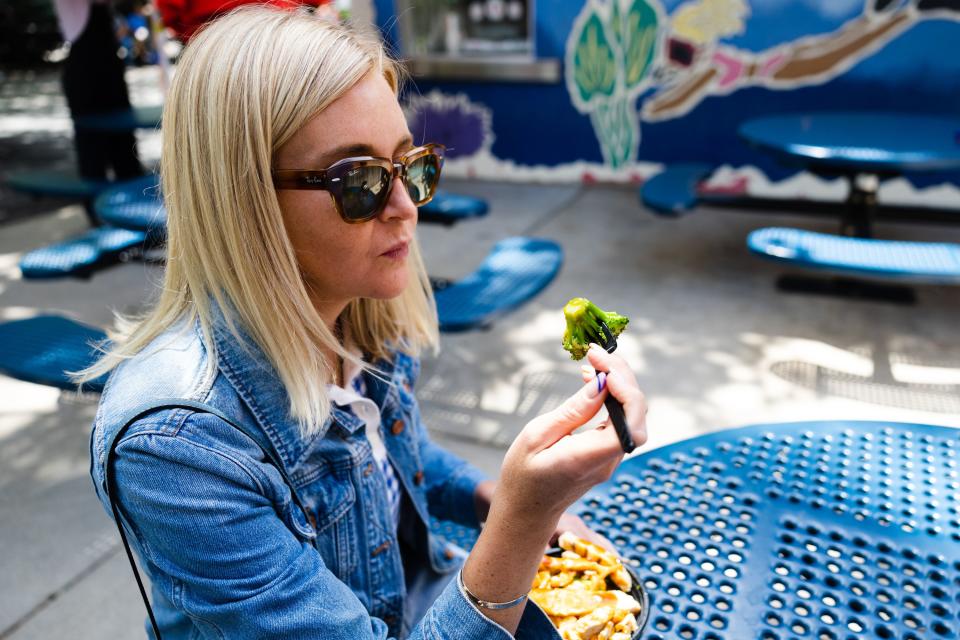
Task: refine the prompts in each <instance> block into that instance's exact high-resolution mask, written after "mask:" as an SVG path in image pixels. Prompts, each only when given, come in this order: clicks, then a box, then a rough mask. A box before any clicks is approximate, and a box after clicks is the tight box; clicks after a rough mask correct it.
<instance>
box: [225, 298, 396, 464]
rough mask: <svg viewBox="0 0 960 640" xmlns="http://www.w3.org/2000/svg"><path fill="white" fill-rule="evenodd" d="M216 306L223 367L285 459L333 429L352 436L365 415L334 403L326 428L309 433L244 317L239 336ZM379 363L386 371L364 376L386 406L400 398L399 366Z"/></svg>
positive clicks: (371, 394) (291, 461)
mask: <svg viewBox="0 0 960 640" xmlns="http://www.w3.org/2000/svg"><path fill="white" fill-rule="evenodd" d="M211 311H212V316H213V342H214V344H215V346H216V352H217V359H218V362H217V364H218V368H219V369H220V371H221V372H222V373H223V375H224V377H225V378H226V379H227V380H228V381H229V382H230V385H231V386H232V387H233V388H234V389H235V390H236V392H237V394H238V395H239V396H240V397H241V398H243V401H244V402H245V403H246V405H247V406H248V407H249V409H250V412H251V414H252V415H253V416H254V418H255V419H256V421H257V423H258V424H259V426H260V428H261V429H262V430H263V432H264V433H265V434H266V435H267V437H268V438H269V439H270V441H271V443H272V444H273V445H274V447H276V449H277V452H278V454H279V455H280V457H281V459H282V460H283V461H284V463H285V464H287V465H291V466H292V465H293V464H295V463H296V461H298V460H299V459H300V458H301V456H302V454H303V453H304V451H305V450H306V449H307V448H308V447H309V446H310V443H311V442H312V441H314V440H316V439H320V438H323V437H324V436H326V435H327V433H328V432H329V431H330V430H331V429H334V430H335V431H337V432H339V433H340V434H341V435H342V436H350V435H353V434H354V433H356V432H357V431H358V430H360V429H361V428H363V425H364V422H363V421H362V420H361V419H359V418H358V417H356V416H355V415H353V414H352V413H351V412H349V411H345V410H343V409H341V408H340V407H337V406H336V405H333V406H332V407H331V413H330V415H329V416H327V419H326V420H325V421H324V424H323V425H322V427H321V428H320V429H319V430H317V431H315V432H314V433H313V434H311V436H310V437H308V438H304V437H303V436H302V434H301V431H300V427H299V425H298V424H297V421H296V419H294V418H293V416H291V415H290V398H289V395H288V394H287V390H286V388H285V387H284V386H283V382H282V380H281V379H280V376H279V375H278V373H277V371H276V370H275V369H274V368H273V366H272V365H271V363H270V360H269V359H268V358H267V356H266V354H264V352H263V350H262V349H261V348H260V347H259V345H258V344H257V343H256V342H255V341H254V340H253V339H252V338H251V337H250V336H249V334H248V333H247V332H246V331H245V330H244V328H243V327H242V326H241V325H240V323H239V322H237V321H235V322H234V327H235V329H236V331H237V332H238V333H239V335H235V334H234V333H233V332H232V331H231V330H230V328H229V325H228V323H227V321H226V318H225V316H224V312H223V310H222V309H221V308H220V307H219V306H218V305H216V304H213V305H212V308H211ZM374 366H375V367H376V368H377V369H378V371H380V372H381V374H380V375H376V374H371V373H370V372H368V371H364V372H363V375H364V376H365V382H366V384H367V390H368V391H367V394H368V396H369V397H370V398H371V399H372V400H373V401H374V402H375V403H376V404H377V406H378V407H380V409H381V411H383V409H384V407H385V406H386V405H388V404H390V403H392V402H396V398H395V396H396V388H395V384H393V377H394V374H395V365H394V364H393V362H391V361H390V360H387V359H380V360H377V362H376V363H374ZM384 377H386V379H384Z"/></svg>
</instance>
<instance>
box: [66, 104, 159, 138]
mask: <svg viewBox="0 0 960 640" xmlns="http://www.w3.org/2000/svg"><path fill="white" fill-rule="evenodd" d="M162 116H163V106H162V105H154V106H150V107H131V108H129V109H116V110H113V111H105V112H103V113H93V114H88V115H85V116H79V117H77V118H76V120H75V124H76V126H77V128H78V129H84V130H86V131H110V132H118V131H134V130H135V129H157V128H159V127H160V119H161V118H162Z"/></svg>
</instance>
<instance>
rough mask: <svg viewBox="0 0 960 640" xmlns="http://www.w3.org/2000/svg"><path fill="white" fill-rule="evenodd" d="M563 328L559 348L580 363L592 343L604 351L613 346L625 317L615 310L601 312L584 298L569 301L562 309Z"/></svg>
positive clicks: (625, 320) (623, 326)
mask: <svg viewBox="0 0 960 640" xmlns="http://www.w3.org/2000/svg"><path fill="white" fill-rule="evenodd" d="M563 317H564V318H565V319H566V321H567V328H566V330H565V331H564V332H563V348H564V349H566V350H567V351H569V352H570V357H571V358H573V359H574V360H582V359H583V358H584V356H586V355H587V351H588V350H589V349H590V343H591V342H595V343H596V344H598V345H600V346H601V347H603V348H604V349H606V350H607V351H613V350H614V349H615V348H616V345H617V336H619V335H620V334H621V333H623V330H624V329H625V328H626V327H627V323H628V322H630V320H629V318H627V317H626V316H622V315H620V314H619V313H617V312H615V311H604V310H603V309H601V308H600V307H598V306H597V305H595V304H593V303H592V302H590V301H589V300H587V299H586V298H573V299H571V300H570V302H568V303H567V304H566V306H565V307H564V308H563Z"/></svg>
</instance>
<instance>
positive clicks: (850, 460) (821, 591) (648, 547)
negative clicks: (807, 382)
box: [436, 422, 960, 640]
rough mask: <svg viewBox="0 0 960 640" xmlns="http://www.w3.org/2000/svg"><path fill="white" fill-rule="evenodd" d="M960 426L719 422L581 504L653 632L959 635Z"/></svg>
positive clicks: (687, 638)
mask: <svg viewBox="0 0 960 640" xmlns="http://www.w3.org/2000/svg"><path fill="white" fill-rule="evenodd" d="M958 435H960V431H958V430H956V429H949V428H944V427H932V426H926V425H913V424H898V423H878V422H808V423H793V424H778V425H763V426H755V427H746V428H743V429H735V430H730V431H723V432H719V433H715V434H711V435H708V436H702V437H698V438H694V439H691V440H687V441H684V442H680V443H677V444H674V445H670V446H667V447H663V448H660V449H656V450H653V451H650V452H648V453H645V454H642V455H639V456H635V457H633V458H631V459H629V460H627V461H625V462H624V463H623V464H622V465H621V466H620V468H619V469H618V470H617V472H616V473H615V474H614V476H613V478H612V479H611V480H610V481H609V482H607V483H605V484H604V485H601V486H600V487H597V488H596V489H595V490H593V491H592V492H590V493H589V494H587V495H586V496H585V497H584V499H583V500H581V501H580V502H579V503H578V505H577V506H576V511H578V512H579V513H580V514H581V516H582V517H583V518H584V519H585V520H587V521H589V523H590V524H591V526H593V527H594V528H595V529H596V530H597V531H599V532H600V533H603V534H604V535H606V536H607V537H608V538H609V539H610V540H612V541H613V542H614V543H615V544H616V545H617V546H618V548H619V549H620V551H621V553H622V554H623V556H624V557H625V558H626V560H627V562H628V563H629V564H630V565H631V567H632V568H633V570H634V571H635V573H636V574H637V575H638V576H640V578H641V580H642V581H643V583H644V585H645V587H646V588H647V591H648V592H649V594H650V600H651V605H650V606H651V615H650V622H649V623H648V625H647V628H646V631H645V633H644V638H645V639H646V640H674V639H677V638H679V639H684V640H749V639H753V638H758V639H760V640H790V639H793V638H811V639H815V640H854V639H857V640H859V639H861V638H872V639H873V638H879V639H893V638H896V639H898V640H933V639H940V638H958V637H960V443H958V438H957V436H958ZM436 530H437V531H438V532H440V533H441V535H448V536H451V537H452V538H454V539H456V535H463V534H464V532H463V530H459V531H456V530H454V528H453V527H451V526H450V525H447V524H438V526H437V527H436ZM458 541H459V542H460V543H461V544H469V539H464V538H460V539H459V540H458Z"/></svg>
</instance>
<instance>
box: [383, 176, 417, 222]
mask: <svg viewBox="0 0 960 640" xmlns="http://www.w3.org/2000/svg"><path fill="white" fill-rule="evenodd" d="M380 217H381V218H382V219H384V220H389V219H391V218H413V219H414V220H416V218H417V205H415V204H414V203H413V199H412V198H411V197H410V194H409V193H408V192H407V184H406V182H404V180H403V179H401V178H399V177H397V178H395V179H394V180H393V184H391V185H390V196H389V197H388V198H387V205H386V206H385V207H384V208H383V212H382V213H381V214H380Z"/></svg>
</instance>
